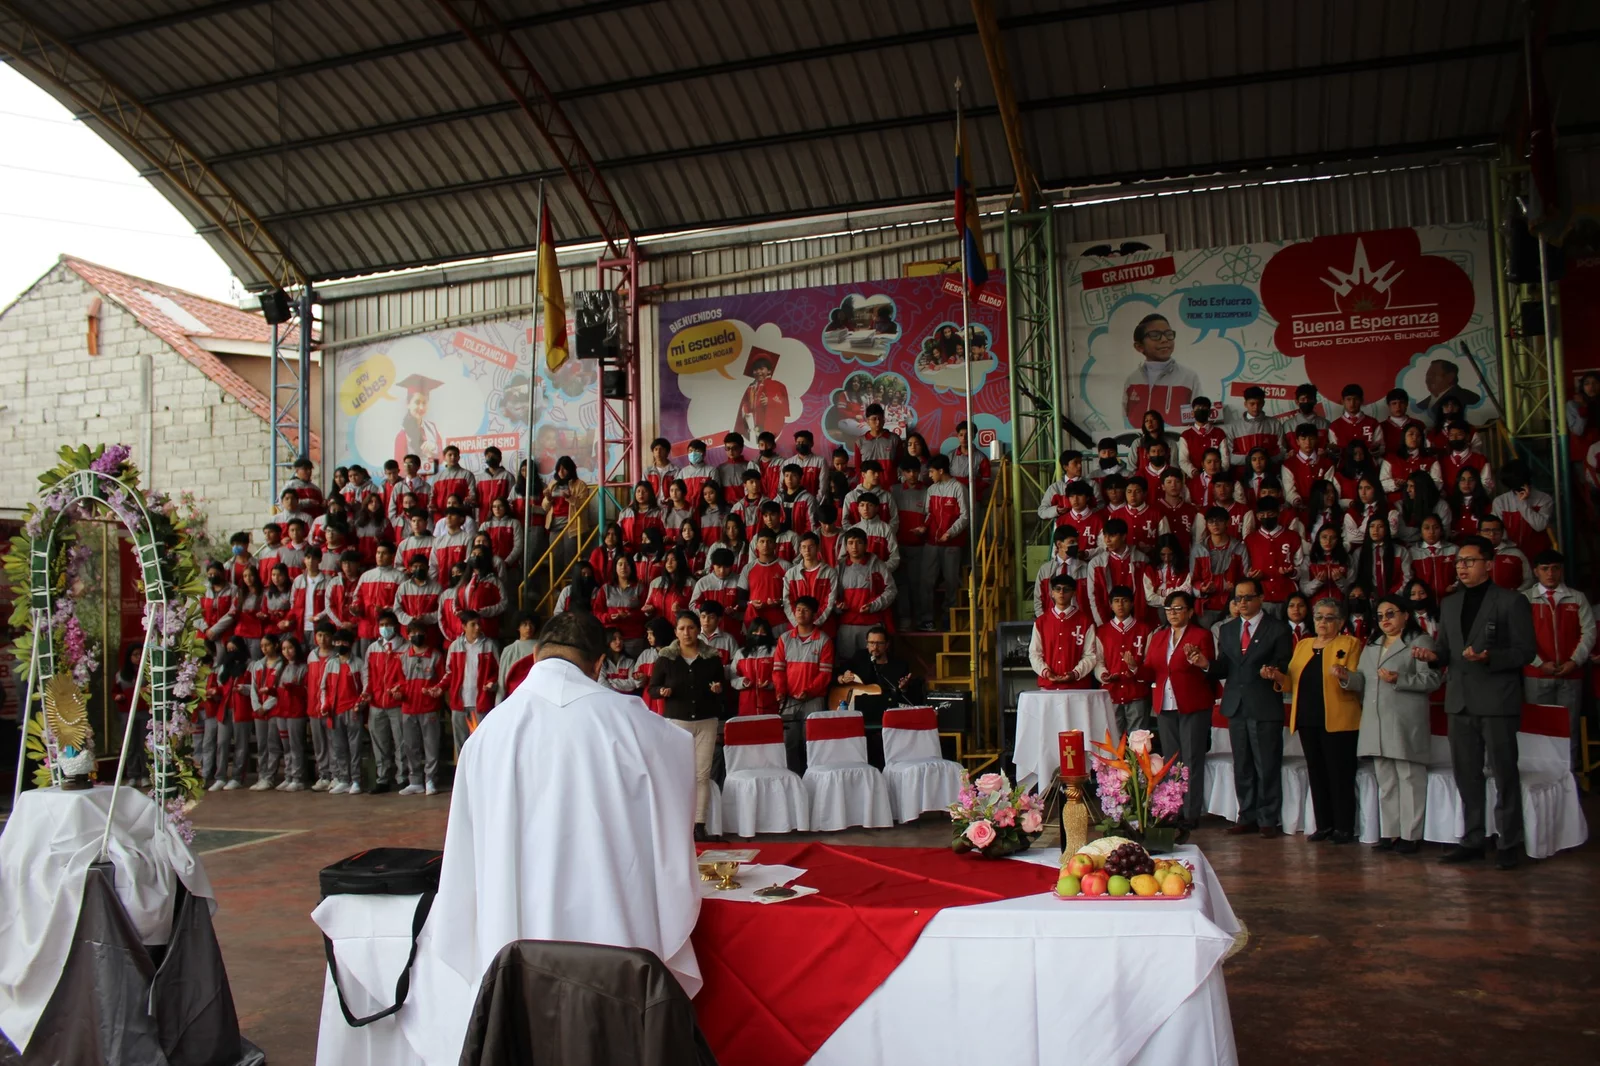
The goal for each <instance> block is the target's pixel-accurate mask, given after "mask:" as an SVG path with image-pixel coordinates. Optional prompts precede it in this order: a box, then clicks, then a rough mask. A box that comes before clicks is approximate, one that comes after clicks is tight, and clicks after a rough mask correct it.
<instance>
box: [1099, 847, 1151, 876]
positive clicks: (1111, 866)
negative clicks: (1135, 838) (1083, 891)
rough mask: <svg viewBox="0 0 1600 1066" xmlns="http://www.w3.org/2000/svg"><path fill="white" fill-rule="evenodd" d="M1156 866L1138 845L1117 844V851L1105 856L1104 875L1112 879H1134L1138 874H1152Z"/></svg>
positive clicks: (1147, 853)
mask: <svg viewBox="0 0 1600 1066" xmlns="http://www.w3.org/2000/svg"><path fill="white" fill-rule="evenodd" d="M1155 872H1156V864H1155V861H1154V860H1153V859H1151V858H1150V853H1149V852H1147V851H1145V850H1144V848H1142V847H1140V846H1139V845H1138V844H1134V843H1131V842H1130V843H1127V844H1119V845H1118V846H1117V849H1116V850H1115V851H1113V852H1112V853H1111V854H1110V855H1107V856H1106V873H1107V874H1109V875H1111V876H1112V877H1116V876H1117V875H1119V874H1120V875H1121V876H1123V877H1136V876H1137V875H1139V874H1153V873H1155Z"/></svg>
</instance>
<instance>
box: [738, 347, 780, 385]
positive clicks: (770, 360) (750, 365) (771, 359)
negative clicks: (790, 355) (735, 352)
mask: <svg viewBox="0 0 1600 1066" xmlns="http://www.w3.org/2000/svg"><path fill="white" fill-rule="evenodd" d="M763 366H764V367H766V368H767V369H768V370H769V371H771V372H772V373H774V374H776V373H777V372H778V353H777V352H773V351H768V350H767V349H765V348H756V347H752V348H751V349H750V356H749V358H747V359H746V360H745V361H744V376H745V377H747V378H753V377H755V376H756V370H757V368H759V367H763Z"/></svg>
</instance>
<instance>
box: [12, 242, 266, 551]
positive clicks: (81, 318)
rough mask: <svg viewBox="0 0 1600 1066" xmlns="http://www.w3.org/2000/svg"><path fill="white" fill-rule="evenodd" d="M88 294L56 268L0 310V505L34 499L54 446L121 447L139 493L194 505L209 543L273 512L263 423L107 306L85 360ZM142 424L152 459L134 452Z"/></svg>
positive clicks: (92, 292) (72, 275)
mask: <svg viewBox="0 0 1600 1066" xmlns="http://www.w3.org/2000/svg"><path fill="white" fill-rule="evenodd" d="M98 295H99V293H98V292H97V291H96V290H95V289H94V288H93V287H92V286H90V285H89V284H88V283H87V282H85V281H84V280H83V279H82V278H80V277H79V276H78V275H77V274H76V273H74V272H73V271H72V270H71V269H69V268H68V267H66V266H65V265H62V264H57V266H56V267H55V269H53V270H51V271H50V272H49V273H48V274H46V275H45V276H44V277H43V278H41V279H39V281H38V282H37V283H35V284H34V286H33V287H32V288H30V289H29V290H28V291H27V292H25V293H24V294H23V295H22V296H21V297H19V298H18V299H17V301H16V303H14V304H12V305H11V306H10V307H9V308H7V309H6V310H5V311H4V312H3V313H0V404H3V405H4V409H3V410H0V507H7V508H12V507H15V508H20V507H22V506H23V505H25V504H26V503H27V502H28V501H29V500H31V499H33V498H34V496H35V495H36V492H37V489H38V481H37V480H36V479H37V477H38V474H39V472H40V471H41V470H44V469H46V468H47V467H50V466H53V465H54V464H55V461H56V453H57V452H58V451H59V450H60V448H61V446H62V445H63V444H71V445H78V444H88V445H90V446H91V447H92V446H94V445H96V444H100V443H106V444H112V443H115V442H118V441H120V442H122V443H124V444H127V445H128V446H130V447H131V448H132V449H133V461H134V462H135V463H136V464H137V465H138V467H139V470H140V471H141V473H142V475H143V479H144V484H145V485H146V486H148V487H150V488H155V489H162V490H165V491H167V492H171V493H174V494H176V493H177V492H180V491H184V490H190V491H193V492H196V493H197V494H198V495H199V496H201V497H202V498H203V500H204V503H203V504H202V506H203V507H204V509H205V510H206V512H207V514H209V516H210V533H211V536H212V537H213V538H214V540H217V541H221V542H222V543H226V541H227V537H228V534H230V533H232V532H233V531H235V530H238V529H247V528H258V527H259V526H260V525H261V523H262V522H263V521H265V519H266V515H267V513H268V512H269V511H270V510H271V504H270V502H269V501H268V500H267V498H266V497H267V495H268V482H267V474H268V469H267V464H268V456H269V454H270V448H271V438H270V435H269V432H268V428H267V424H266V423H265V422H264V421H262V420H261V419H260V418H259V417H257V416H256V415H255V414H254V413H253V412H251V411H249V410H248V409H246V408H245V407H243V406H241V405H240V404H239V402H238V401H237V400H235V399H234V398H233V397H231V396H229V395H227V394H226V393H224V392H223V391H222V389H221V387H220V386H218V385H216V384H214V383H213V382H212V381H211V379H209V378H207V377H206V376H205V374H203V373H201V372H200V370H198V369H197V368H196V367H194V366H193V365H192V364H190V363H189V362H188V361H187V360H185V359H184V358H183V356H181V355H179V354H178V353H177V352H175V351H173V350H172V349H171V348H170V347H168V346H167V344H166V343H165V342H164V341H162V340H161V339H160V338H159V337H157V336H155V335H154V334H153V333H151V332H149V331H148V330H146V329H145V328H144V327H143V326H142V325H140V323H139V321H138V320H137V319H136V318H134V316H133V315H131V314H130V313H128V312H127V311H125V310H123V309H122V308H121V307H120V306H119V305H117V304H115V303H113V302H112V301H111V300H109V299H102V301H101V319H100V321H101V330H100V353H101V354H99V355H97V356H91V355H90V354H89V353H88V349H87V329H86V321H87V314H88V309H89V305H90V303H91V302H92V301H93V300H94V298H95V297H96V296H98ZM147 373H148V377H149V381H150V387H149V392H148V394H147V392H146V384H145V382H146V375H147ZM147 419H149V420H151V421H152V424H153V427H154V428H153V432H152V440H153V451H154V458H153V460H152V457H151V456H147V455H145V454H143V452H144V440H145V425H146V421H147Z"/></svg>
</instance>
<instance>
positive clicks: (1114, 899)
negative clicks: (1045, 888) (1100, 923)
mask: <svg viewBox="0 0 1600 1066" xmlns="http://www.w3.org/2000/svg"><path fill="white" fill-rule="evenodd" d="M1183 865H1184V866H1186V867H1188V869H1189V873H1190V874H1191V875H1193V873H1194V864H1193V863H1190V862H1185V863H1184V864H1183ZM1050 894H1051V895H1052V896H1054V897H1055V898H1056V899H1060V900H1067V901H1069V902H1077V903H1127V902H1129V901H1132V900H1138V901H1139V902H1141V903H1150V902H1166V903H1173V902H1176V901H1178V900H1185V899H1188V898H1189V897H1190V896H1192V895H1194V880H1193V878H1192V876H1191V878H1190V881H1189V885H1188V888H1187V890H1186V891H1185V892H1184V893H1183V895H1181V896H1165V895H1162V894H1161V893H1159V892H1157V893H1156V894H1155V895H1153V896H1141V895H1139V894H1138V893H1136V892H1129V893H1128V894H1127V895H1125V896H1113V895H1111V894H1110V893H1108V892H1102V893H1101V894H1100V895H1098V896H1086V895H1084V894H1083V893H1082V892H1079V893H1078V894H1077V895H1076V896H1063V895H1062V894H1061V893H1059V892H1057V891H1056V890H1055V886H1053V885H1052V886H1051V888H1050Z"/></svg>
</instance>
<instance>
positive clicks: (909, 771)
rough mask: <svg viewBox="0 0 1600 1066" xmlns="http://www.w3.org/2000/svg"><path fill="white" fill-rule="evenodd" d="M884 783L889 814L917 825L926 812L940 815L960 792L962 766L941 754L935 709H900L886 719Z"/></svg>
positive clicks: (885, 713)
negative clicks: (887, 796)
mask: <svg viewBox="0 0 1600 1066" xmlns="http://www.w3.org/2000/svg"><path fill="white" fill-rule="evenodd" d="M883 780H884V784H885V785H887V786H888V789H889V813H890V815H891V816H892V817H893V818H894V820H895V821H897V822H911V821H915V820H916V819H917V817H918V816H919V815H921V814H922V813H923V812H924V811H941V810H944V809H945V808H946V807H948V806H950V805H951V804H952V803H954V802H955V801H956V793H958V792H959V791H961V764H960V763H955V762H951V761H949V760H948V759H946V758H945V757H944V755H943V753H942V752H940V750H939V715H938V712H937V711H935V710H934V709H933V708H932V707H897V708H895V709H893V710H889V711H885V712H884V715H883Z"/></svg>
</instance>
